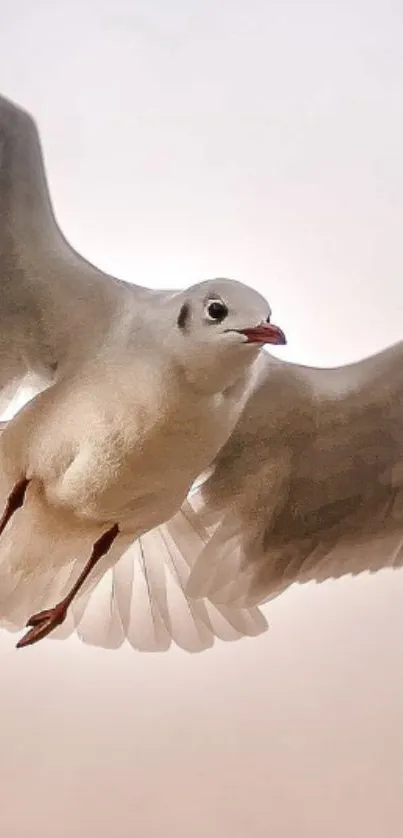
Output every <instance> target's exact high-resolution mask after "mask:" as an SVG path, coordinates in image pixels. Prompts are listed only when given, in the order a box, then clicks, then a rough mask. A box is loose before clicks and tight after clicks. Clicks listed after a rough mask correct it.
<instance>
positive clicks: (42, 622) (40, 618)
mask: <svg viewBox="0 0 403 838" xmlns="http://www.w3.org/2000/svg"><path fill="white" fill-rule="evenodd" d="M66 614H67V609H66V608H65V607H64V606H62V605H61V604H60V605H55V607H54V608H49V609H48V610H47V611H40V612H39V613H38V614H34V615H33V616H32V617H30V619H29V620H28V622H27V626H30V627H31V628H30V630H29V631H27V633H26V634H24V636H23V637H22V638H21V640H19V641H18V643H17V649H22V648H24V647H25V646H32V644H33V643H37V642H38V641H39V640H42V638H43V637H46V636H47V635H48V634H50V632H51V631H53V629H55V628H57V626H60V624H61V623H63V621H64V620H65V618H66Z"/></svg>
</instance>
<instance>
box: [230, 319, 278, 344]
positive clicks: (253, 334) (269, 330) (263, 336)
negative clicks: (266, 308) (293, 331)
mask: <svg viewBox="0 0 403 838" xmlns="http://www.w3.org/2000/svg"><path fill="white" fill-rule="evenodd" d="M239 331H240V334H241V335H245V337H246V338H248V341H247V342H248V343H273V344H275V345H277V346H284V344H286V343H287V339H286V336H285V334H284V332H283V331H282V330H281V329H279V327H278V326H274V324H273V323H260V324H259V326H252V328H251V329H240V330H239Z"/></svg>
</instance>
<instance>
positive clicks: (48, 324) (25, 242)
mask: <svg viewBox="0 0 403 838" xmlns="http://www.w3.org/2000/svg"><path fill="white" fill-rule="evenodd" d="M135 293H137V294H138V295H140V294H147V293H151V292H147V291H146V290H145V289H140V288H137V287H135V286H131V285H128V284H126V283H124V282H121V281H119V280H116V279H114V278H112V277H109V276H107V275H106V274H104V273H102V272H101V271H99V270H98V269H97V268H95V267H94V266H93V265H91V264H90V263H89V262H87V261H86V260H85V259H83V258H82V257H81V256H79V255H78V254H77V253H76V252H75V250H74V249H73V248H72V247H71V246H70V245H69V244H68V242H67V241H66V239H65V238H64V236H63V234H62V233H61V231H60V229H59V227H58V224H57V222H56V220H55V216H54V213H53V210H52V206H51V201H50V197H49V191H48V186H47V182H46V176H45V170H44V162H43V156H42V151H41V146H40V142H39V137H38V132H37V129H36V126H35V123H34V122H33V120H32V118H31V117H30V116H29V115H28V114H27V113H25V112H24V111H23V110H21V109H20V108H18V107H16V106H15V105H14V104H12V103H11V102H9V101H7V100H6V99H4V98H1V97H0V413H1V410H2V409H4V407H5V406H6V403H7V400H8V399H10V398H12V397H13V395H14V393H15V389H16V386H18V383H19V382H21V380H25V379H26V376H31V378H32V376H34V377H36V383H37V384H38V389H40V387H42V386H44V385H46V382H48V381H51V380H52V379H53V378H54V375H55V372H56V371H57V370H58V368H60V366H62V365H63V364H65V363H67V362H68V359H69V356H70V355H71V353H73V352H74V353H76V354H77V353H85V352H88V347H89V345H90V343H93V342H94V341H96V340H97V336H101V335H102V334H104V333H105V329H106V328H107V327H108V324H109V323H110V321H111V318H113V317H114V316H118V312H119V310H120V308H121V306H122V305H123V302H124V297H125V296H126V295H127V294H135ZM40 382H41V383H40Z"/></svg>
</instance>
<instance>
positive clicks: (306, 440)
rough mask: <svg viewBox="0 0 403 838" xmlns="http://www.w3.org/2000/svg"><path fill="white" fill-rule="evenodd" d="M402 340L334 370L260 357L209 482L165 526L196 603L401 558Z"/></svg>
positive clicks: (258, 596)
mask: <svg viewBox="0 0 403 838" xmlns="http://www.w3.org/2000/svg"><path fill="white" fill-rule="evenodd" d="M402 418H403V343H401V344H398V345H396V346H394V347H392V348H391V349H388V350H386V351H384V352H382V353H380V354H378V355H376V356H374V357H372V358H369V359H367V360H365V361H363V362H360V363H359V364H352V365H350V366H346V367H344V368H340V369H334V370H319V369H310V368H304V367H299V366H296V365H293V364H287V363H282V362H279V361H277V360H276V359H274V358H270V356H265V357H264V358H263V359H262V361H261V367H260V371H259V375H258V378H257V381H256V383H255V386H254V388H253V390H252V392H251V395H250V398H249V400H248V403H247V405H246V408H245V410H244V412H243V415H242V417H241V419H240V421H239V423H238V426H237V427H236V429H235V432H234V433H233V434H232V436H231V438H230V439H229V441H228V442H227V444H226V445H225V446H224V448H223V449H222V450H221V452H220V454H219V456H218V458H217V460H216V462H215V463H214V467H213V471H212V474H211V476H210V477H209V478H208V479H207V480H206V481H205V483H204V484H203V485H202V487H201V488H200V489H199V491H198V492H196V494H195V495H194V496H193V497H191V498H190V500H189V502H188V503H187V504H186V506H185V507H184V509H183V510H182V513H180V515H179V516H177V517H176V519H174V521H173V522H172V523H171V525H170V526H171V527H172V528H173V534H174V537H175V538H176V541H177V543H178V545H179V546H180V547H181V549H182V552H186V550H188V549H189V547H188V546H187V545H188V544H190V541H191V540H192V544H193V550H195V549H197V548H196V546H195V543H196V541H197V540H198V543H199V552H200V547H202V549H201V553H200V556H199V558H198V560H197V561H196V563H195V565H194V568H193V571H192V575H191V578H190V582H189V586H188V592H189V593H190V594H191V595H193V596H201V595H208V596H213V597H215V598H216V600H218V601H221V602H227V603H228V602H231V603H233V604H236V603H238V604H242V605H245V604H252V603H257V602H262V601H264V600H265V599H268V598H271V597H272V596H274V595H276V594H277V593H279V592H280V591H282V590H284V588H286V587H287V586H288V585H290V584H292V583H293V582H305V581H309V580H317V581H321V580H324V579H327V578H330V577H339V576H342V575H344V574H348V573H351V574H356V573H359V572H362V571H365V570H369V571H375V570H378V569H380V568H382V567H397V566H400V565H401V564H402V562H403V550H402V545H403V421H402Z"/></svg>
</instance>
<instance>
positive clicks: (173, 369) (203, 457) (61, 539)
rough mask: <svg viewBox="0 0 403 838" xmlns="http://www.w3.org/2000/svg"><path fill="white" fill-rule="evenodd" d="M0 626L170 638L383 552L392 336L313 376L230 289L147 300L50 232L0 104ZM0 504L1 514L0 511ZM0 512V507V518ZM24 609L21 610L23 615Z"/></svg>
mask: <svg viewBox="0 0 403 838" xmlns="http://www.w3.org/2000/svg"><path fill="white" fill-rule="evenodd" d="M0 293H1V307H0V391H1V395H2V398H3V404H4V405H6V403H7V401H9V400H10V399H13V398H14V396H15V393H16V391H17V389H18V387H21V386H23V387H25V386H30V387H31V388H32V392H33V393H35V395H33V397H32V398H31V400H30V401H29V402H28V403H27V404H26V405H25V406H24V407H23V408H22V409H21V410H19V411H18V413H17V414H16V415H15V416H14V418H13V419H12V420H11V421H9V422H8V423H6V426H5V427H4V429H3V432H2V434H1V437H0V624H1V625H3V626H5V627H7V628H9V629H14V630H18V629H21V628H22V627H23V626H24V624H25V623H27V627H28V632H27V633H26V634H25V635H24V636H23V637H22V638H21V640H20V641H19V643H18V646H20V647H21V646H26V645H30V644H32V643H35V642H37V641H38V640H40V639H41V638H42V637H45V636H46V635H47V634H49V633H51V635H52V636H59V637H62V636H67V635H68V634H70V633H71V632H72V631H74V630H76V631H77V633H78V634H79V636H80V637H81V638H82V639H83V640H84V641H86V642H89V643H93V644H97V645H102V646H107V647H112V648H114V647H118V646H120V645H121V643H122V642H123V641H124V640H125V639H127V640H128V641H129V643H131V645H132V646H133V647H134V648H137V649H142V650H163V649H167V648H168V647H169V646H170V645H171V643H172V641H173V642H175V643H176V644H177V645H179V646H181V647H183V648H185V649H188V650H190V651H199V650H202V649H205V648H208V647H209V646H211V645H212V643H213V640H214V637H215V636H218V637H221V638H223V639H227V640H232V639H237V638H239V637H241V636H243V635H252V636H253V635H257V634H260V633H261V632H263V631H264V630H265V629H266V628H267V623H266V620H265V618H264V616H263V614H262V613H261V612H260V611H259V609H258V605H259V604H261V603H263V602H265V601H267V600H268V599H270V598H272V597H273V596H275V595H277V594H279V593H280V592H281V591H283V590H284V589H285V588H287V587H288V586H289V585H291V584H292V583H294V582H304V581H310V580H316V581H321V580H323V579H327V578H332V577H333V578H334V577H339V576H341V575H343V574H347V573H353V574H355V573H359V572H361V571H364V570H372V571H373V570H377V569H379V568H381V567H387V566H389V567H396V566H399V565H401V563H402V541H403V533H402V511H401V509H402V500H403V494H402V479H403V467H402V466H403V456H402V455H403V434H402V431H401V422H400V414H401V399H402V395H403V375H402V373H401V364H402V362H403V348H402V345H401V344H399V345H397V346H394V347H392V348H390V349H388V350H386V351H384V352H382V353H379V354H378V355H376V356H374V357H372V358H370V359H366V360H365V361H362V362H360V363H359V364H352V365H349V366H346V367H343V368H340V369H333V370H321V369H313V368H308V367H301V366H298V365H295V364H290V363H287V362H283V361H281V360H279V359H278V358H274V357H272V356H270V355H269V354H268V353H267V352H263V351H262V348H263V347H264V346H265V345H266V344H279V345H281V344H283V343H284V342H285V336H284V334H283V332H282V331H281V330H280V329H279V328H278V327H277V326H275V325H274V324H272V322H271V311H270V307H269V305H268V303H267V302H266V300H265V299H263V298H262V297H261V296H260V295H259V294H257V293H256V292H255V291H253V290H251V289H250V288H247V287H246V286H244V285H242V284H241V283H237V282H234V281H230V280H223V279H217V280H209V281H206V282H202V283H199V284H198V285H194V286H192V287H191V288H188V289H187V290H185V291H172V292H159V291H151V290H149V289H146V288H143V287H141V286H137V285H132V284H128V283H124V282H122V281H120V280H117V279H115V278H113V277H110V276H107V275H105V274H104V273H102V272H101V271H99V270H98V269H97V268H95V267H94V266H93V265H91V264H89V263H88V262H87V261H86V260H84V259H83V258H82V257H81V256H79V255H78V254H77V253H76V252H75V251H74V249H73V248H72V247H71V246H70V245H69V244H68V243H67V241H66V240H65V238H64V236H63V234H62V233H61V231H60V229H59V227H58V225H57V222H56V220H55V217H54V214H53V210H52V207H51V202H50V198H49V193H48V188H47V183H46V178H45V172H44V165H43V158H42V153H41V148H40V143H39V138H38V134H37V130H36V127H35V124H34V122H33V121H32V119H31V117H30V116H29V115H28V114H26V113H25V112H24V111H22V110H21V109H20V108H17V107H16V106H15V105H13V104H12V103H10V102H8V101H7V100H5V99H2V100H0ZM1 504H2V506H1ZM1 510H2V511H1ZM27 619H28V622H27Z"/></svg>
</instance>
